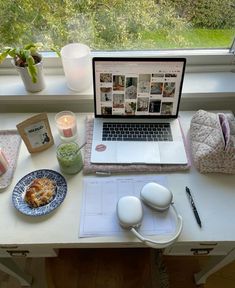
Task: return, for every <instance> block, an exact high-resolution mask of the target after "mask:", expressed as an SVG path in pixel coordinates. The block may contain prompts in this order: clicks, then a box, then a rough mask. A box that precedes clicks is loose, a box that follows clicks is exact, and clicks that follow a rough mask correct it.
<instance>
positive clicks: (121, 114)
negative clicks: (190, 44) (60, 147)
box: [91, 57, 187, 164]
mask: <svg viewBox="0 0 235 288" xmlns="http://www.w3.org/2000/svg"><path fill="white" fill-rule="evenodd" d="M92 61H93V63H92V65H93V85H94V109H95V119H94V129H93V139H92V150H91V163H110V164H111V163H112V164H122V163H123V164H125V163H126V164H186V163H187V156H186V153H185V147H184V142H183V137H182V133H181V129H180V125H179V122H178V119H177V117H178V110H179V103H180V98H181V90H182V85H183V78H184V70H185V64H186V59H185V58H104V57H94V58H93V60H92Z"/></svg>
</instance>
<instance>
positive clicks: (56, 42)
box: [0, 0, 235, 50]
mask: <svg viewBox="0 0 235 288" xmlns="http://www.w3.org/2000/svg"><path fill="white" fill-rule="evenodd" d="M234 35H235V4H234V1H233V0H223V1H221V0H155V1H153V0H99V1H98V0H97V1H96V0H40V1H38V0H11V1H9V0H1V1H0V39H1V43H0V48H2V47H4V46H16V45H24V44H28V43H30V42H42V43H43V45H44V49H45V50H50V49H51V47H54V48H60V47H62V46H64V45H65V44H67V43H70V42H81V43H84V44H87V45H88V46H90V47H91V48H92V49H96V50H109V49H111V50H123V49H124V50H129V49H132V50H133V49H137V50H141V49H178V48H228V47H230V46H231V43H232V40H233V38H234Z"/></svg>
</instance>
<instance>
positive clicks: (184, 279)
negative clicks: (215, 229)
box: [46, 248, 235, 288]
mask: <svg viewBox="0 0 235 288" xmlns="http://www.w3.org/2000/svg"><path fill="white" fill-rule="evenodd" d="M153 251H154V249H149V248H143V249H140V248H138V249H135V248H130V249H128V248H123V249H119V248H116V249H71V250H61V251H60V254H59V257H58V258H48V259H47V261H46V271H47V273H46V274H47V280H48V281H47V283H48V288H62V287H63V288H65V287H66V288H80V287H82V288H93V287H95V288H142V287H143V288H221V287H223V288H235V275H234V271H235V262H233V263H231V264H230V265H227V266H226V267H224V268H223V269H221V270H220V271H218V272H217V273H215V274H213V275H211V276H210V277H209V278H208V280H207V282H206V284H205V285H199V286H197V285H196V284H195V283H194V276H193V275H194V273H196V272H198V271H199V270H200V269H201V267H202V266H203V264H205V261H207V260H208V258H207V257H205V256H204V257H203V256H200V257H197V256H164V255H163V256H161V260H162V261H161V262H163V263H162V264H161V265H162V267H161V268H160V269H162V268H163V269H164V267H165V268H166V269H165V271H163V272H164V273H165V274H166V275H165V276H162V275H161V272H159V271H158V270H159V269H158V268H159V267H157V265H156V263H154V261H155V260H154V257H153V255H154V254H153ZM155 262H156V261H155ZM164 277H165V278H164Z"/></svg>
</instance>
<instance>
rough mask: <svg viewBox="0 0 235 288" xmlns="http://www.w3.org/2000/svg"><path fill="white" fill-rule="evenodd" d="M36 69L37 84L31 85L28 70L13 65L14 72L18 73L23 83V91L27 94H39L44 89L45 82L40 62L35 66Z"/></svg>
mask: <svg viewBox="0 0 235 288" xmlns="http://www.w3.org/2000/svg"><path fill="white" fill-rule="evenodd" d="M35 65H36V68H37V82H36V83H33V81H32V79H31V77H30V75H29V73H28V70H27V68H26V67H19V66H16V65H15V64H14V66H15V67H16V70H17V71H18V72H19V74H20V76H21V78H22V80H23V82H24V86H25V89H26V90H27V91H29V92H39V91H41V90H43V89H44V88H45V86H46V85H45V80H44V75H43V66H42V62H40V63H37V64H35Z"/></svg>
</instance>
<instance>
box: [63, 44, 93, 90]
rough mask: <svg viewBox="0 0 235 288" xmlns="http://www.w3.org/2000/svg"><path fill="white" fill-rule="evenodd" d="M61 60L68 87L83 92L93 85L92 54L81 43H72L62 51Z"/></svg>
mask: <svg viewBox="0 0 235 288" xmlns="http://www.w3.org/2000/svg"><path fill="white" fill-rule="evenodd" d="M61 58H62V63H63V68H64V73H65V78H66V82H67V85H68V87H69V88H70V89H71V90H75V91H77V92H81V91H84V90H86V89H87V88H89V87H90V85H91V79H92V69H91V52H90V48H89V47H88V46H86V45H84V44H81V43H71V44H68V45H66V46H64V47H63V48H62V49H61Z"/></svg>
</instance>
